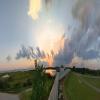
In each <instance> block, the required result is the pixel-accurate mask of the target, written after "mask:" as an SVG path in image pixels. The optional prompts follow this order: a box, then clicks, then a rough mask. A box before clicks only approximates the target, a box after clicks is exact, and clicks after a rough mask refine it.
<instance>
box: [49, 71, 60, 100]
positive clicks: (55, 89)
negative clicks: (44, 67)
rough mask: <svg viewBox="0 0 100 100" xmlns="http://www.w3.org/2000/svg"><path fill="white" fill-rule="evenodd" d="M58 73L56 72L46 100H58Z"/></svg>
mask: <svg viewBox="0 0 100 100" xmlns="http://www.w3.org/2000/svg"><path fill="white" fill-rule="evenodd" d="M58 84H59V72H57V75H56V78H55V81H54V84H53V86H52V89H51V92H50V95H49V99H48V100H58Z"/></svg>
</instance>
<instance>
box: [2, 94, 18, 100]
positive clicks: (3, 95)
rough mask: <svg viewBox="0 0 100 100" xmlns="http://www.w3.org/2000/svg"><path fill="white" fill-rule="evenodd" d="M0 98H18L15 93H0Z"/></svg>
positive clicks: (4, 99) (6, 99)
mask: <svg viewBox="0 0 100 100" xmlns="http://www.w3.org/2000/svg"><path fill="white" fill-rule="evenodd" d="M0 100H19V97H18V95H15V94H8V93H0Z"/></svg>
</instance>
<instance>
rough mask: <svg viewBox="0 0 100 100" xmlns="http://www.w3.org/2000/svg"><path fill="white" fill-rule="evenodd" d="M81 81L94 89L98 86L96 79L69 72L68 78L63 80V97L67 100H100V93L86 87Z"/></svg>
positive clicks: (98, 80) (99, 84)
mask: <svg viewBox="0 0 100 100" xmlns="http://www.w3.org/2000/svg"><path fill="white" fill-rule="evenodd" d="M83 79H84V80H85V81H87V82H88V83H90V84H92V85H93V86H95V87H98V88H99V86H100V79H98V78H97V79H96V78H95V79H94V78H90V77H89V78H87V77H84V76H83V75H80V74H76V73H73V72H71V73H70V74H69V77H68V78H67V77H66V79H65V80H64V95H65V97H66V98H67V100H100V92H97V91H95V90H94V89H93V88H91V87H89V86H88V85H86V84H85V83H84V82H83ZM99 89H100V88H99Z"/></svg>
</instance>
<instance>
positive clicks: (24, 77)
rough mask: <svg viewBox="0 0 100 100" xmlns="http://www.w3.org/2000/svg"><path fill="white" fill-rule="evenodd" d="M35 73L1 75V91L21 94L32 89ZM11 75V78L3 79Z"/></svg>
mask: <svg viewBox="0 0 100 100" xmlns="http://www.w3.org/2000/svg"><path fill="white" fill-rule="evenodd" d="M33 74H34V71H25V72H24V71H23V72H10V73H3V74H1V75H0V91H1V92H11V93H19V92H21V91H22V90H25V89H27V88H30V87H32V78H33V77H32V76H33ZM4 75H9V78H2V76H4Z"/></svg>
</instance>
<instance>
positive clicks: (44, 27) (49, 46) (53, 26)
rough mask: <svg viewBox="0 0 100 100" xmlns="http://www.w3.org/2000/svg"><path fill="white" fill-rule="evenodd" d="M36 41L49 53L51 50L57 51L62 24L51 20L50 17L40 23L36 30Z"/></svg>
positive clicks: (62, 31) (62, 32) (62, 30)
mask: <svg viewBox="0 0 100 100" xmlns="http://www.w3.org/2000/svg"><path fill="white" fill-rule="evenodd" d="M36 34H37V36H36V43H37V46H39V47H40V48H41V49H42V50H44V51H45V52H47V53H49V52H51V50H53V51H55V52H57V51H58V48H59V45H60V44H57V43H58V41H60V39H61V37H62V35H63V34H64V29H63V26H62V24H60V23H58V22H55V21H52V20H50V19H48V20H46V21H45V22H42V23H40V25H39V26H38V27H37V31H36Z"/></svg>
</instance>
